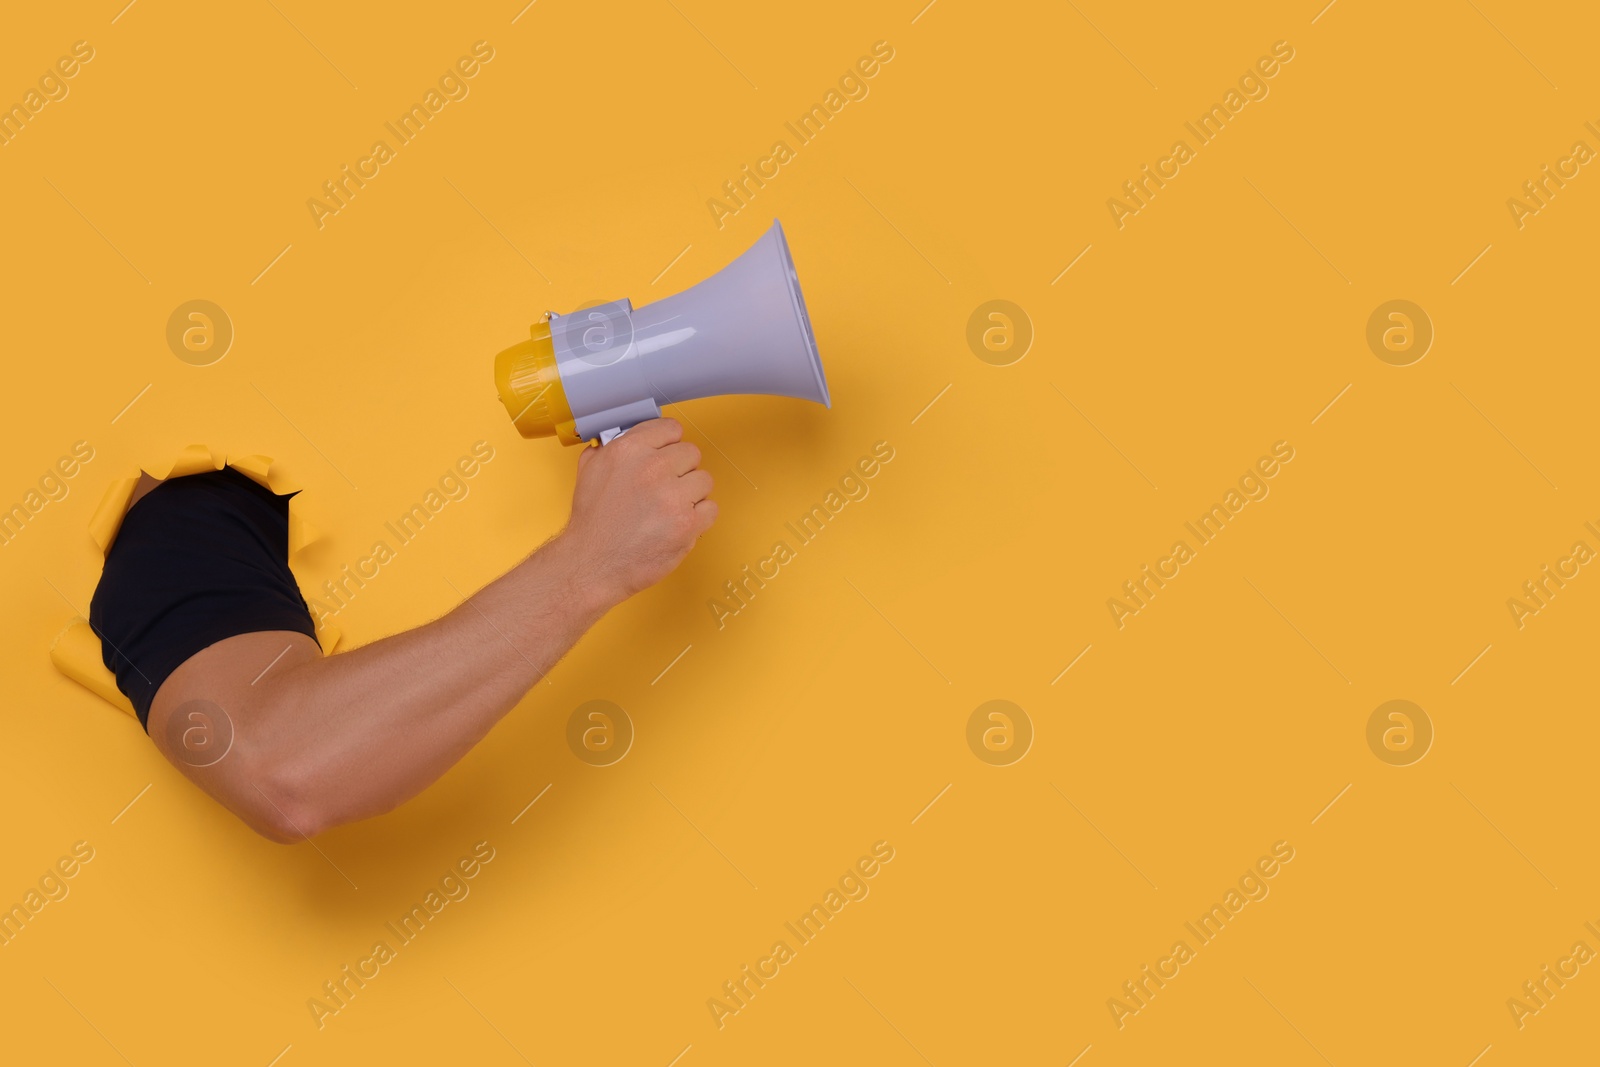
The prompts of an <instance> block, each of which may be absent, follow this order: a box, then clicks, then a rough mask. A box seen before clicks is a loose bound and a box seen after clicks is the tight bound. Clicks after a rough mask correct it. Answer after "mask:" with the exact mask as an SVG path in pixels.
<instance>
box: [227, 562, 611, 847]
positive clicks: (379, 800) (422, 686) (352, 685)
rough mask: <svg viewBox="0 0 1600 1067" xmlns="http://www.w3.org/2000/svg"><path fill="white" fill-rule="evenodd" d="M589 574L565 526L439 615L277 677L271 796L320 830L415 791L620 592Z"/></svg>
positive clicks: (261, 736)
mask: <svg viewBox="0 0 1600 1067" xmlns="http://www.w3.org/2000/svg"><path fill="white" fill-rule="evenodd" d="M593 573H594V570H593V568H591V567H589V566H587V565H586V561H585V559H584V546H582V545H579V544H577V543H575V542H574V540H572V539H571V538H570V536H569V535H562V536H561V537H557V538H556V539H554V540H552V541H550V542H548V543H547V544H546V545H544V547H542V548H540V549H539V550H538V551H536V552H535V553H533V554H532V555H531V556H529V557H528V558H527V559H526V560H524V561H523V562H522V563H520V564H518V565H517V566H516V567H515V568H513V569H512V570H511V571H509V572H508V573H507V574H505V575H504V576H502V577H501V578H499V579H497V580H495V581H494V582H491V583H490V584H489V585H488V586H486V587H485V588H483V589H482V590H480V591H479V592H477V593H475V594H474V595H472V596H471V597H468V598H467V600H466V601H465V602H464V603H462V604H461V605H460V606H459V607H457V608H456V609H455V610H453V611H451V612H450V613H449V614H448V615H445V616H444V617H443V618H440V619H438V620H435V621H434V622H431V623H428V624H427V625H425V626H421V627H418V628H417V629H414V630H408V631H406V632H404V633H400V634H396V635H394V636H393V637H388V638H385V639H383V640H381V641H377V642H374V643H373V644H370V645H367V646H364V647H362V648H358V649H356V650H354V651H352V652H348V653H344V654H341V655H337V656H331V657H328V658H326V659H320V658H311V659H306V660H303V661H301V662H298V663H295V664H294V665H293V666H291V667H289V669H287V670H281V671H280V672H278V673H274V674H268V675H267V677H266V678H265V679H263V684H264V685H266V690H265V691H264V692H263V693H262V694H260V698H259V699H260V701H261V705H262V706H260V707H258V708H256V709H255V710H254V711H253V713H252V715H251V726H252V733H253V734H254V735H255V737H254V739H253V741H254V743H253V744H252V748H255V747H256V746H257V745H259V747H260V751H259V753H258V755H259V757H260V758H261V760H262V764H263V765H264V766H268V767H271V768H273V770H274V773H273V775H272V777H271V780H270V786H268V787H266V788H267V792H268V793H269V795H270V794H278V795H275V796H271V799H272V802H273V803H275V804H278V805H282V806H283V807H284V808H285V810H286V811H295V812H298V813H299V814H300V817H301V819H302V820H304V821H308V822H311V823H313V824H314V827H305V828H303V830H304V832H306V833H315V832H316V831H317V830H320V829H324V828H326V827H328V826H332V825H337V824H339V823H344V822H349V821H352V820H355V819H360V818H364V817H366V816H370V815H375V814H379V813H381V812H385V811H388V810H390V809H391V808H393V807H395V806H396V805H398V804H400V803H401V802H402V801H404V800H406V799H408V798H409V797H411V796H413V795H415V794H416V793H418V792H420V791H421V790H422V789H424V788H425V787H426V786H428V785H429V784H430V783H431V782H433V781H434V780H435V779H437V778H439V777H440V776H441V775H442V774H443V773H444V772H445V771H446V770H448V769H449V768H450V767H451V766H452V765H453V764H455V763H456V762H457V761H458V760H459V759H461V757H462V756H464V755H465V754H466V753H467V751H468V750H469V749H471V748H472V747H473V746H474V745H475V744H477V743H478V742H479V741H480V740H482V739H483V737H484V735H485V734H487V733H488V732H489V730H490V729H491V728H492V727H493V726H494V724H495V723H496V722H498V721H499V720H500V719H501V717H502V716H504V715H505V714H506V713H507V712H508V711H510V710H511V708H513V707H514V706H515V705H516V703H517V702H518V701H519V700H520V699H521V698H522V697H523V695H524V694H526V693H527V691H528V690H529V689H530V688H532V687H533V686H534V685H535V684H537V683H538V681H539V680H540V679H541V678H543V677H544V675H545V673H546V672H547V671H549V670H550V668H552V667H553V666H555V664H556V663H557V661H559V660H560V659H561V657H562V656H564V655H565V654H566V652H567V650H568V649H570V648H571V647H572V646H573V645H574V644H576V643H577V641H578V639H579V638H580V637H582V636H583V634H584V632H585V631H587V630H588V629H589V627H591V626H593V625H594V623H595V622H597V621H598V620H599V619H600V617H601V616H602V615H604V614H605V612H606V611H608V610H609V609H610V608H611V607H612V606H613V605H614V604H615V603H616V602H617V601H618V600H620V599H621V597H620V596H618V595H616V594H614V593H613V592H611V591H609V590H607V589H605V588H603V587H602V586H600V585H598V584H596V583H595V582H594V580H593V579H592V578H591V575H592V574H593Z"/></svg>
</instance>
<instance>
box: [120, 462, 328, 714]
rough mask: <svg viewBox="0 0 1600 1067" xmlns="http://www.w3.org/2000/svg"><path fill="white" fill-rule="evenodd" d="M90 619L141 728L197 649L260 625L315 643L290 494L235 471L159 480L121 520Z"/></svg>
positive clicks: (250, 630) (261, 629) (254, 628)
mask: <svg viewBox="0 0 1600 1067" xmlns="http://www.w3.org/2000/svg"><path fill="white" fill-rule="evenodd" d="M292 495H293V494H290V496H292ZM89 624H90V626H91V627H92V628H93V629H94V632H95V633H96V634H97V635H99V637H100V646H101V657H102V659H103V660H104V661H105V665H106V667H107V668H109V669H110V670H111V672H112V673H113V674H114V675H116V679H117V688H119V689H121V690H122V692H123V693H124V694H125V695H126V696H127V698H128V699H129V700H130V701H131V702H132V703H133V707H134V710H135V711H137V712H138V714H139V722H140V723H141V724H142V725H143V726H144V728H145V730H146V731H148V730H149V729H150V703H151V701H153V700H154V699H155V695H156V691H157V690H158V689H160V688H161V683H162V682H164V681H166V680H167V676H168V675H170V674H171V673H172V672H173V671H175V670H177V669H178V668H179V667H180V666H181V665H182V664H183V662H184V661H185V660H187V659H188V658H189V657H190V656H193V655H194V654H195V653H196V652H199V651H201V650H202V649H204V648H207V647H208V646H210V645H214V644H216V643H217V642H218V641H221V640H223V639H225V638H229V637H234V636H237V635H238V634H246V633H257V632H260V631H263V630H291V631H294V632H297V633H303V634H305V635H306V636H308V637H310V638H312V639H313V640H315V639H316V627H315V626H314V625H313V623H312V621H311V612H310V610H309V609H308V608H307V607H306V602H305V598H304V597H302V596H301V595H300V589H299V587H298V586H297V585H296V584H295V581H294V575H293V574H292V573H290V571H289V496H280V495H278V494H277V493H274V492H272V491H271V490H270V489H267V488H266V487H264V486H261V485H259V484H257V483H256V482H254V481H252V480H251V479H250V478H248V477H246V476H245V475H243V474H240V473H239V472H238V471H236V470H234V469H233V468H232V467H224V468H223V469H222V470H219V471H209V472H206V473H204V474H193V475H189V476H187V477H182V478H174V479H171V480H169V481H165V482H162V483H161V484H160V485H158V486H156V487H155V488H154V489H152V490H151V491H150V492H149V493H147V494H145V496H144V497H142V498H141V499H140V500H139V501H138V503H136V504H134V506H133V507H132V508H131V509H129V511H128V513H127V515H126V516H124V517H123V520H122V526H121V529H120V530H119V531H118V533H117V538H116V540H115V541H114V542H113V543H112V546H111V551H110V552H109V553H108V554H107V555H106V565H105V570H104V572H103V573H102V574H101V576H100V584H99V586H98V587H97V588H96V589H95V593H94V600H93V602H92V603H91V604H90V606H89Z"/></svg>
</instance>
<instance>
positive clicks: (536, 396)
mask: <svg viewBox="0 0 1600 1067" xmlns="http://www.w3.org/2000/svg"><path fill="white" fill-rule="evenodd" d="M530 333H531V336H530V337H529V339H528V340H526V341H523V342H521V343H520V344H517V345H513V346H512V347H511V348H508V349H506V350H505V351H503V352H501V353H500V354H499V356H497V357H496V358H495V384H496V387H497V388H498V390H499V393H500V400H501V402H502V403H503V404H504V405H505V408H506V413H507V414H509V415H510V416H511V419H512V421H513V422H514V423H515V424H516V427H517V430H518V431H519V432H520V433H521V434H522V436H524V437H549V436H554V437H556V438H558V439H559V440H560V441H561V442H562V443H563V444H568V445H574V444H579V443H581V442H587V441H592V440H596V439H598V440H599V441H600V443H601V444H606V443H608V442H609V441H611V440H612V439H613V438H615V437H616V436H617V435H618V434H621V433H624V432H626V431H627V430H628V429H629V428H630V427H632V426H634V425H636V424H638V423H641V422H644V421H646V420H647V419H654V418H659V417H660V415H661V405H663V404H675V403H677V402H679V401H682V400H698V399H700V398H701V397H707V396H717V395H721V394H725V393H755V394H764V395H768V396H789V397H795V398H798V399H801V400H810V401H813V402H815V403H818V404H822V405H824V406H831V405H830V402H829V398H828V383H827V381H826V380H825V379H824V377H823V374H822V361H821V359H820V358H819V357H818V355H817V342H816V338H815V337H814V336H813V334H812V332H811V320H810V318H809V317H808V316H807V314H806V306H805V300H804V298H803V297H802V296H801V294H800V279H799V276H798V275H797V274H796V273H795V269H794V261H793V259H792V258H791V256H790V255H789V245H788V242H787V241H785V240H784V236H783V227H782V226H781V225H780V224H779V223H778V222H777V221H776V220H774V222H773V224H772V228H771V229H769V230H768V231H767V232H766V234H765V235H763V236H762V238H761V239H760V240H759V241H757V242H756V243H755V244H754V245H752V246H751V247H750V249H749V250H748V251H746V252H745V253H744V254H743V255H741V256H740V257H739V258H738V259H736V260H734V261H733V262H732V263H730V264H728V266H726V267H724V268H723V269H722V270H721V271H719V272H718V273H716V274H714V275H712V276H711V277H710V278H707V279H706V280H705V281H703V282H701V283H700V284H699V285H696V286H693V287H692V288H689V289H685V290H684V291H683V292H681V293H678V294H677V295H676V296H669V297H667V298H666V299H664V300H658V301H656V302H655V303H654V304H647V305H646V306H644V307H642V308H637V309H636V308H634V306H633V304H632V303H631V302H630V301H628V300H616V301H612V302H611V303H609V304H600V305H598V306H595V307H589V308H584V309H581V310H579V311H574V312H572V313H570V314H566V315H557V314H555V313H553V312H551V313H548V314H547V315H546V316H545V317H544V318H543V319H541V320H540V321H539V322H537V323H535V324H534V325H533V328H532V330H531V331H530Z"/></svg>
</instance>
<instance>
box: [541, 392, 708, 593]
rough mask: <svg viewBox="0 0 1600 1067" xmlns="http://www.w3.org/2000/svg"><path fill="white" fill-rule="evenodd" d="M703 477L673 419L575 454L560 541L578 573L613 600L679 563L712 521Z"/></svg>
mask: <svg viewBox="0 0 1600 1067" xmlns="http://www.w3.org/2000/svg"><path fill="white" fill-rule="evenodd" d="M710 496H711V475H710V474H707V473H706V472H705V471H703V470H701V469H700V449H698V448H697V447H695V446H694V445H693V444H691V443H690V442H688V441H685V440H684V439H683V427H682V426H681V425H679V423H678V421H677V420H676V419H653V420H651V421H650V422H641V423H640V424H639V425H637V426H635V427H634V428H633V429H631V430H629V431H628V432H627V433H625V434H623V435H622V436H621V437H618V438H616V439H615V440H613V441H612V442H611V443H610V444H609V445H606V446H604V447H601V448H592V447H586V448H584V450H583V452H582V453H581V454H580V455H579V456H578V484H577V487H576V488H575V489H574V490H573V493H572V518H571V520H570V521H569V522H568V523H567V529H566V532H565V533H564V534H563V535H562V536H563V537H565V538H568V539H570V540H572V541H573V542H575V543H574V546H573V547H574V548H575V549H576V550H577V552H578V553H579V555H580V557H581V558H582V559H583V560H584V561H585V564H586V565H585V567H584V571H585V573H586V574H588V575H590V576H592V577H593V579H594V580H597V581H598V582H600V584H601V586H602V587H603V588H604V589H605V590H607V591H608V592H609V593H610V594H611V595H612V596H613V597H614V598H615V599H616V600H618V601H621V600H625V599H626V598H628V597H630V596H632V595H633V594H635V593H637V592H639V591H640V590H642V589H647V588H649V587H650V586H652V585H654V584H656V583H657V582H659V581H660V580H661V579H663V578H665V577H666V576H667V575H668V574H671V573H672V571H673V570H674V569H675V568H676V567H677V566H678V564H679V563H681V562H682V561H683V557H684V556H686V555H688V554H689V550H690V549H691V548H693V547H694V543H695V541H696V540H698V539H699V537H700V535H701V534H703V533H705V531H706V530H707V529H709V528H710V526H711V524H712V522H714V521H715V520H716V517H717V504H716V501H714V500H711V499H709V498H710Z"/></svg>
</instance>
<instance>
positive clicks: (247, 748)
mask: <svg viewBox="0 0 1600 1067" xmlns="http://www.w3.org/2000/svg"><path fill="white" fill-rule="evenodd" d="M682 436H683V431H682V428H681V427H680V426H679V424H678V423H677V422H676V421H675V420H672V419H659V420H656V421H654V422H648V423H643V424H641V425H639V426H637V427H635V428H634V429H633V430H630V431H629V432H628V433H627V434H625V435H623V436H622V437H621V438H619V439H617V440H616V441H614V442H613V443H612V444H610V445H607V446H606V447H605V448H603V449H585V450H584V452H583V453H582V455H580V456H579V462H578V484H577V488H576V489H575V491H574V493H573V501H572V517H571V519H570V520H569V522H568V524H567V528H566V529H565V530H564V531H562V533H560V534H559V535H557V536H556V537H555V538H553V539H552V540H551V541H549V542H548V543H547V544H545V545H544V547H542V548H540V549H539V550H538V551H536V552H534V553H533V554H532V555H531V556H529V557H528V558H527V559H526V560H524V561H523V562H522V563H520V564H518V565H517V566H516V567H514V568H513V569H512V570H511V571H510V572H508V573H507V574H505V575H504V576H502V577H501V578H499V579H497V580H496V581H494V582H492V583H490V584H489V585H488V586H486V587H485V588H483V589H482V590H480V591H479V592H478V593H476V594H474V595H473V596H471V597H469V598H468V599H467V600H466V602H465V603H463V604H462V605H461V606H460V607H458V608H456V609H455V610H454V611H452V612H450V613H449V614H448V615H445V616H444V617H443V618H440V619H437V620H435V621H434V622H431V623H428V624H427V625H425V626H420V627H418V628H416V629H414V630H408V631H406V632H404V633H400V634H395V635H394V636H392V637H387V638H384V639H383V640H380V641H376V642H374V643H372V644H370V645H366V646H364V647H362V648H358V649H356V650H354V651H352V652H347V653H343V654H340V655H336V656H330V657H327V658H323V656H322V655H321V653H320V651H319V650H318V648H317V644H316V642H315V641H313V640H311V639H310V638H309V637H306V636H305V635H304V634H299V633H292V632H283V631H269V632H265V633H252V634H241V635H239V636H237V637H231V638H228V639H227V640H224V641H220V642H218V643H217V644H215V645H212V646H211V647H209V648H207V649H205V650H204V651H202V652H200V653H198V654H196V655H194V656H192V657H191V658H190V659H188V660H187V661H185V662H184V664H183V665H182V666H181V667H179V668H178V669H177V670H176V671H174V672H173V673H172V675H171V676H170V677H168V679H167V680H166V681H165V682H164V683H163V684H162V686H161V689H160V691H159V692H157V694H156V697H155V700H154V702H153V703H152V705H151V709H150V723H149V725H150V736H151V738H152V739H154V740H155V742H156V745H157V747H158V748H159V749H160V750H161V751H162V753H163V754H164V755H166V756H167V758H168V759H169V760H171V761H172V762H173V763H174V765H176V766H177V767H178V768H179V769H180V770H181V771H183V773H184V774H186V775H187V776H188V777H189V778H191V779H192V780H194V782H195V783H196V784H198V785H199V786H200V787H201V788H202V789H204V790H205V791H206V792H207V793H210V794H211V795H212V796H213V797H215V798H216V799H217V800H218V801H220V802H221V803H222V804H224V805H226V806H227V807H228V808H229V809H230V810H232V811H233V812H234V813H235V814H236V815H238V816H239V817H240V818H241V819H243V820H244V821H245V822H246V823H248V824H249V825H250V826H251V827H253V828H254V829H255V830H257V831H258V832H260V833H261V834H263V835H265V836H266V837H269V838H272V839H273V840H276V841H298V840H301V839H302V838H305V837H309V836H312V835H314V834H317V833H320V832H321V831H323V830H326V829H329V828H330V827H333V826H337V825H340V824H341V823H346V822H351V821H353V820H356V819H362V818H366V817H368V816H372V815H377V814H381V813H382V812H386V811H389V810H391V809H392V808H394V807H396V806H397V805H399V804H400V803H401V802H403V801H405V800H407V799H409V798H410V797H412V796H415V795H416V794H417V793H419V792H421V791H422V790H423V789H424V788H426V787H427V786H428V785H429V784H431V783H432V782H433V781H435V780H436V779H437V778H439V776H440V775H442V774H443V773H444V772H445V771H446V770H448V769H449V768H450V767H451V766H453V765H454V764H455V763H456V762H457V761H458V760H460V759H461V757H462V756H464V755H465V754H466V753H467V751H468V750H469V749H471V748H472V746H473V745H475V744H477V743H478V742H479V741H480V740H482V738H483V737H484V735H486V734H487V733H488V732H489V730H490V728H492V727H493V726H494V724H495V723H496V722H498V721H499V720H500V718H501V717H502V716H504V715H505V714H506V712H508V711H510V710H511V708H512V707H514V706H515V705H516V703H517V701H518V700H520V699H521V698H522V697H523V695H524V694H526V693H527V691H528V690H529V689H530V688H532V687H533V685H534V684H535V683H537V682H538V681H539V679H540V678H542V677H543V676H544V674H545V672H546V671H548V670H549V669H550V668H551V667H553V666H554V665H555V664H556V662H557V661H558V660H560V659H561V657H562V656H563V655H565V654H566V652H567V650H568V649H569V648H571V647H572V646H573V645H574V644H575V643H577V640H578V638H580V637H582V636H583V634H584V632H585V631H586V630H588V629H589V627H590V626H592V625H594V623H595V622H597V621H598V620H599V619H600V617H601V616H602V615H604V614H605V613H606V612H607V611H609V610H610V609H611V608H612V607H613V606H615V605H616V604H618V603H620V602H621V601H623V600H625V599H627V598H628V597H630V596H632V595H633V594H634V593H636V592H639V591H640V590H642V589H645V588H647V587H649V586H651V585H653V584H655V583H656V582H658V581H660V580H661V579H662V578H664V577H665V576H666V575H667V574H669V573H671V571H672V570H673V569H674V568H675V567H677V565H678V563H679V562H680V561H682V559H683V557H684V556H685V555H687V554H688V552H689V549H691V548H692V547H694V543H695V541H696V540H697V539H698V538H699V536H700V535H701V534H702V533H704V532H705V530H706V529H707V528H708V527H710V525H711V523H712V521H713V520H714V519H715V518H716V514H717V505H716V503H715V502H714V501H712V500H710V499H708V497H709V495H710V492H711V476H710V475H709V474H708V473H706V472H705V471H703V470H700V469H698V468H699V462H700V451H699V449H698V448H696V447H695V446H694V445H693V444H690V443H688V442H686V441H683V440H682ZM280 655H281V658H279V659H277V660H276V662H274V659H275V657H279V656H280ZM269 664H271V668H270V669H266V668H267V667H268V665H269ZM264 669H265V673H263V670H264ZM193 701H207V702H210V703H211V704H214V705H216V706H218V707H220V708H221V709H223V711H224V712H225V714H226V716H227V719H228V721H229V722H231V724H232V728H233V739H232V745H231V747H230V748H229V749H228V751H227V754H226V755H225V756H223V757H222V758H221V759H219V760H217V761H216V762H215V763H213V764H211V765H210V766H206V767H196V766H194V765H193V763H194V762H197V761H196V760H194V758H193V757H192V756H191V755H189V754H188V753H187V752H186V751H184V750H183V748H182V746H181V744H180V745H176V746H175V745H174V744H173V743H172V742H171V741H169V738H168V733H169V729H173V732H175V733H178V734H180V735H181V731H182V730H183V729H184V728H186V727H187V725H188V719H189V712H190V711H192V710H194V709H195V708H197V707H199V708H204V705H192V704H191V703H190V702H193ZM186 705H188V706H187V707H186ZM175 714H177V715H178V718H179V725H178V726H177V727H176V728H175V729H174V728H173V724H172V719H173V716H174V715H175ZM214 714H215V713H213V715H214ZM195 728H196V729H200V728H204V727H202V726H201V725H200V724H199V720H196V726H195ZM211 729H212V730H213V734H214V735H215V738H216V739H220V738H221V737H222V736H223V735H224V734H225V733H226V731H225V730H222V729H217V728H216V725H215V724H212V726H211ZM208 758H209V757H208Z"/></svg>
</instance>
